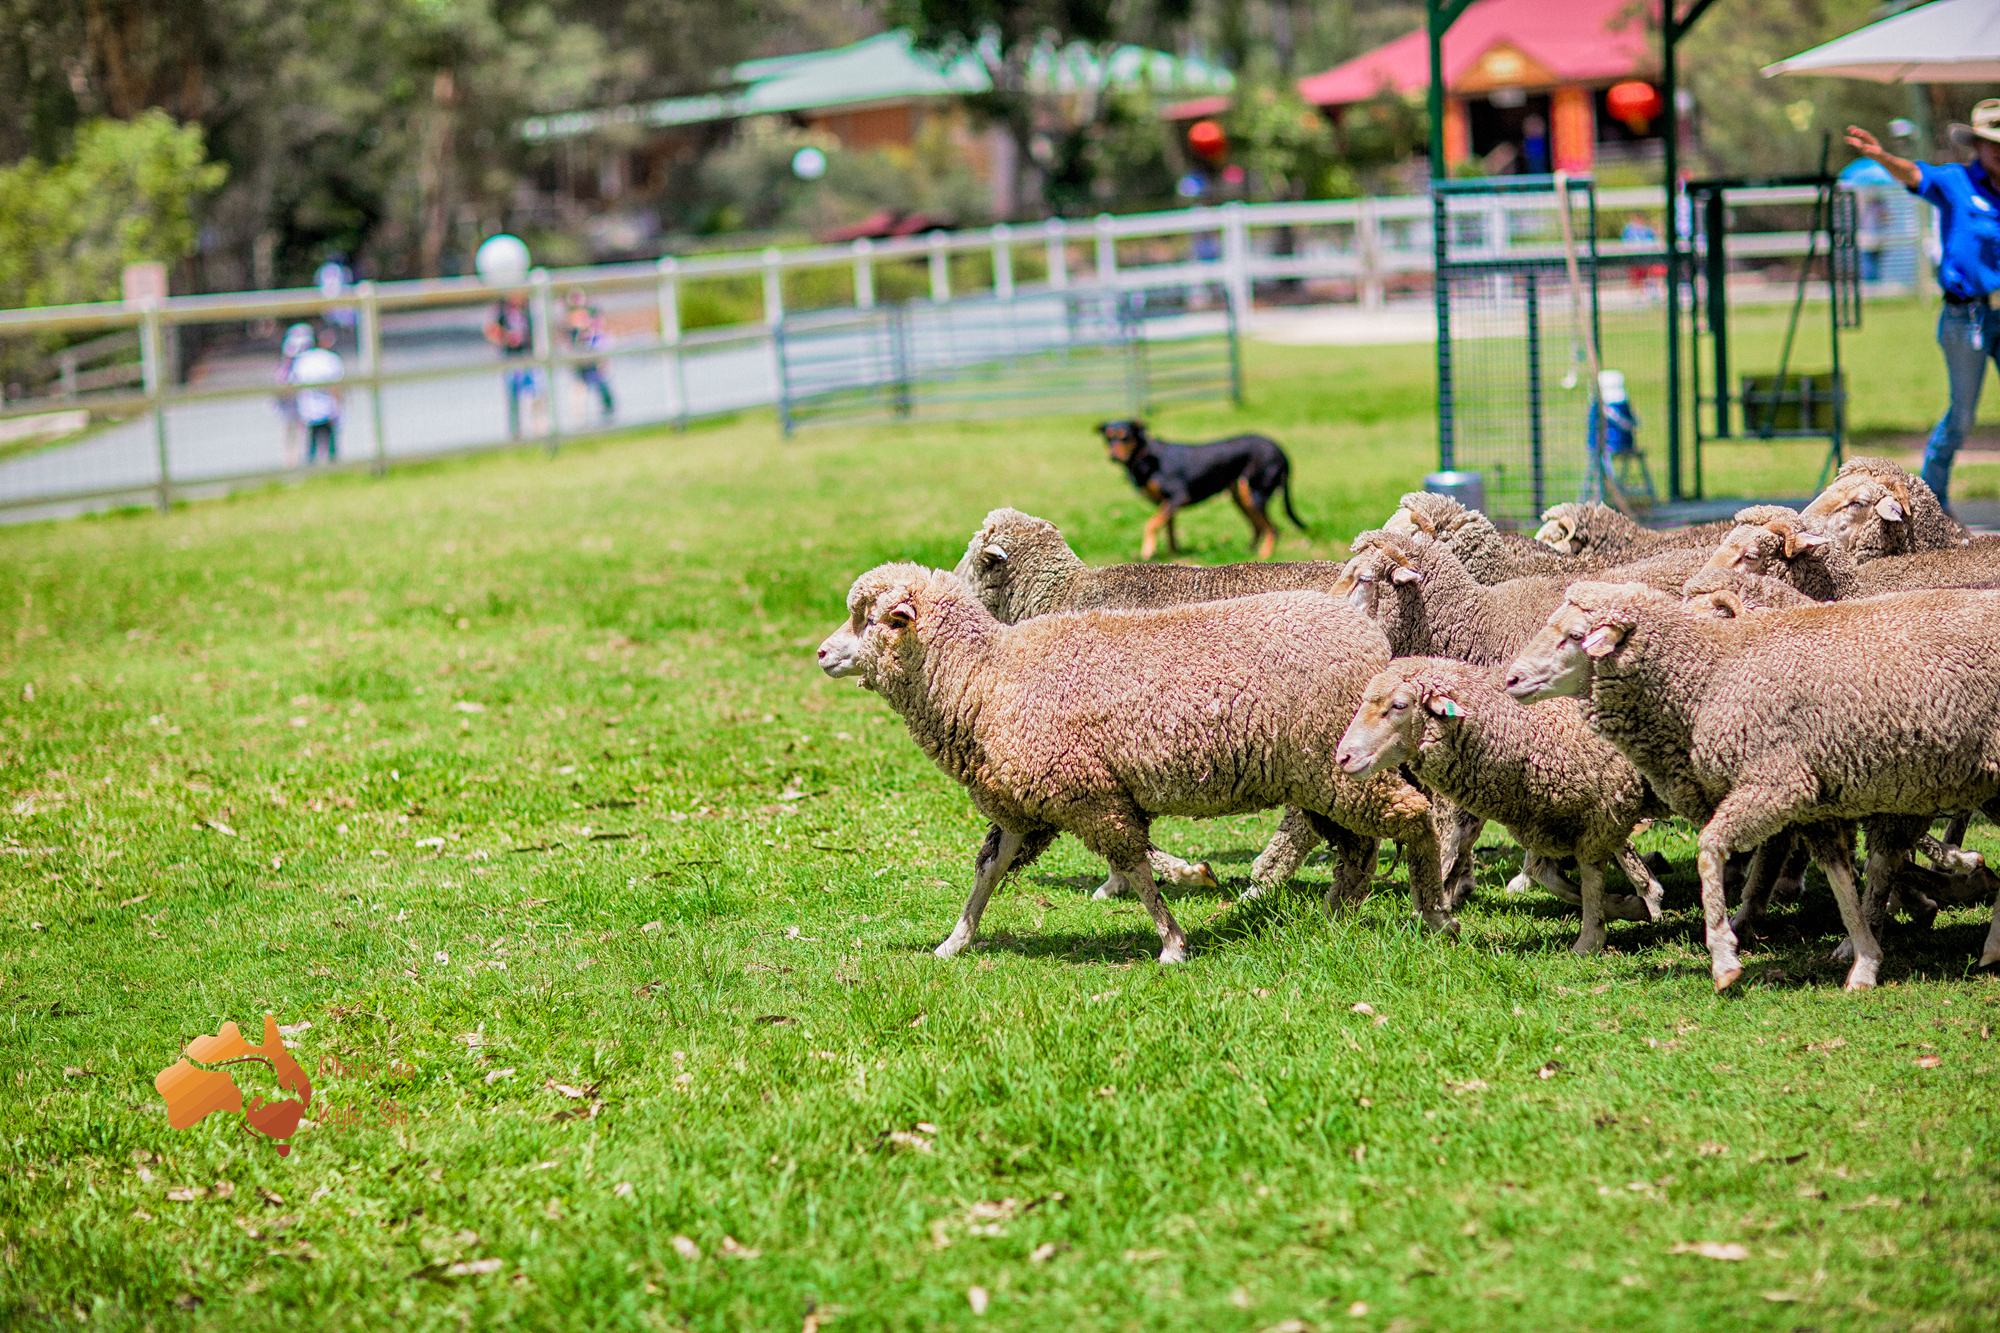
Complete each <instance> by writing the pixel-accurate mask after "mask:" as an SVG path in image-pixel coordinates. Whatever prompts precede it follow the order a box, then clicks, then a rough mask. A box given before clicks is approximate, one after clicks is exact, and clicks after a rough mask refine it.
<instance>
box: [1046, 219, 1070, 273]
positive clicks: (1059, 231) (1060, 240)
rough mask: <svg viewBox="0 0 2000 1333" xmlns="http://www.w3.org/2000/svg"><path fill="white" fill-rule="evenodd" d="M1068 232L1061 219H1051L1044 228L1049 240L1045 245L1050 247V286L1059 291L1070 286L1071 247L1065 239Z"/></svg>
mask: <svg viewBox="0 0 2000 1333" xmlns="http://www.w3.org/2000/svg"><path fill="white" fill-rule="evenodd" d="M1067 230H1068V229H1067V228H1066V227H1064V226H1063V220H1062V219H1061V218H1050V219H1049V220H1048V222H1047V223H1045V224H1044V225H1043V227H1042V231H1043V233H1044V235H1045V236H1046V238H1047V239H1046V240H1045V241H1044V242H1043V244H1044V245H1046V246H1047V247H1048V249H1047V254H1048V260H1049V286H1051V287H1054V288H1056V289H1058V290H1060V289H1062V288H1064V287H1067V286H1069V245H1068V243H1067V242H1066V240H1065V239H1064V237H1065V234H1066V232H1067Z"/></svg>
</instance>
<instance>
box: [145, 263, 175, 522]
mask: <svg viewBox="0 0 2000 1333" xmlns="http://www.w3.org/2000/svg"><path fill="white" fill-rule="evenodd" d="M139 312H140V313H139V363H140V373H141V374H142V375H143V376H144V377H145V388H146V405H147V407H148V408H149V409H150V410H151V411H152V414H153V445H154V447H155V448H156V449H157V450H158V451H159V456H160V488H159V495H158V498H157V499H156V501H155V503H156V504H157V505H158V506H159V510H160V512H161V513H162V514H164V513H166V512H167V510H169V509H170V508H172V507H173V502H174V493H173V479H172V477H171V476H170V475H169V472H168V468H167V385H166V358H165V357H164V356H163V355H162V354H161V353H162V348H161V345H160V301H159V298H158V297H154V296H149V297H147V298H146V299H145V300H144V301H142V302H140V304H139Z"/></svg>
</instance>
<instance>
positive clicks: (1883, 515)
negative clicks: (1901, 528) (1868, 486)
mask: <svg viewBox="0 0 2000 1333" xmlns="http://www.w3.org/2000/svg"><path fill="white" fill-rule="evenodd" d="M1875 516H1876V517H1877V518H1879V519H1881V520H1882V521H1883V522H1884V523H1901V522H1902V521H1903V506H1901V505H1899V504H1897V503H1896V497H1895V496H1893V495H1885V496H1883V497H1882V498H1881V499H1879V500H1877V501H1876V502H1875Z"/></svg>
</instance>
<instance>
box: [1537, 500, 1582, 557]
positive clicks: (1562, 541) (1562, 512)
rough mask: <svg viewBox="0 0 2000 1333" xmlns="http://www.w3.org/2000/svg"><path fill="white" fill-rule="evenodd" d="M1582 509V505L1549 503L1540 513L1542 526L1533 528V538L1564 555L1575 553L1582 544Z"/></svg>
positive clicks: (1579, 549) (1580, 548)
mask: <svg viewBox="0 0 2000 1333" xmlns="http://www.w3.org/2000/svg"><path fill="white" fill-rule="evenodd" d="M1582 511H1583V506H1582V505H1575V504H1559V505H1551V506H1550V507H1549V508H1548V509H1546V510H1544V511H1543V513H1542V526H1541V527H1539V528H1536V529H1535V540H1536V541H1538V542H1540V543H1541V544H1542V545H1544V546H1547V547H1552V548H1553V549H1555V550H1557V551H1559V552H1561V553H1562V554H1564V555H1575V554H1576V553H1577V552H1578V551H1581V550H1582V549H1583V545H1584V542H1583V537H1582V535H1581V532H1582V528H1583V512H1582Z"/></svg>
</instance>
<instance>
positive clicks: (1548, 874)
mask: <svg viewBox="0 0 2000 1333" xmlns="http://www.w3.org/2000/svg"><path fill="white" fill-rule="evenodd" d="M1521 873H1522V874H1524V875H1526V876H1527V877H1528V878H1529V879H1532V880H1533V881H1534V882H1535V883H1537V884H1539V885H1541V886H1542V887H1543V888H1545V889H1547V890H1548V891H1549V892H1550V893H1553V894H1554V895H1555V896H1556V897H1558V898H1560V899H1562V900H1563V901H1564V902H1566V903H1568V904H1569V905H1570V906H1571V907H1581V906H1583V891H1582V890H1581V889H1579V888H1577V886H1576V885H1575V884H1573V883H1571V882H1570V879H1569V877H1568V876H1567V875H1565V874H1563V872H1562V862H1561V861H1559V860H1557V859H1556V858H1555V857H1553V856H1543V855H1541V854H1540V853H1538V852H1529V853H1528V858H1527V860H1525V861H1523V862H1522V863H1521Z"/></svg>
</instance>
